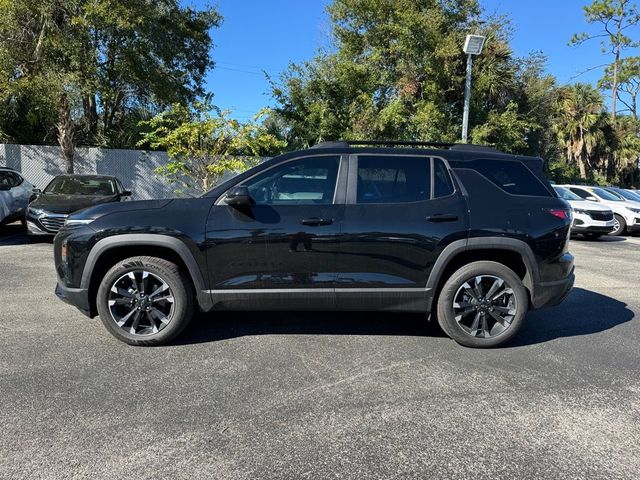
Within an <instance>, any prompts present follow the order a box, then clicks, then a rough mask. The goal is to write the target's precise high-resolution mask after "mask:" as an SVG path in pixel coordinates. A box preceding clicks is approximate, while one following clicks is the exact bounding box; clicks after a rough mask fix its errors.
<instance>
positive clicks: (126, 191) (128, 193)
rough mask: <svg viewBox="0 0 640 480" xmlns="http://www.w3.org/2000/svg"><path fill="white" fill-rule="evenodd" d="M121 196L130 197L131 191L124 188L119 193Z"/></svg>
mask: <svg viewBox="0 0 640 480" xmlns="http://www.w3.org/2000/svg"><path fill="white" fill-rule="evenodd" d="M120 196H121V197H130V196H131V191H130V190H125V191H124V192H122V193H121V194H120Z"/></svg>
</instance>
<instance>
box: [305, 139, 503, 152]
mask: <svg viewBox="0 0 640 480" xmlns="http://www.w3.org/2000/svg"><path fill="white" fill-rule="evenodd" d="M356 146H364V147H373V146H381V147H434V148H441V149H449V150H470V151H491V152H496V151H497V150H496V149H495V148H494V147H490V146H486V145H471V144H466V143H447V142H418V141H398V140H339V141H332V142H321V143H318V144H316V145H314V146H313V147H311V148H348V147H356Z"/></svg>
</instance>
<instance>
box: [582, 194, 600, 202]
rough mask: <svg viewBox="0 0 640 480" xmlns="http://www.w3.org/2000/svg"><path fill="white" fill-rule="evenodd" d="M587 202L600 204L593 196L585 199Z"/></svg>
mask: <svg viewBox="0 0 640 480" xmlns="http://www.w3.org/2000/svg"><path fill="white" fill-rule="evenodd" d="M585 200H589V201H590V202H598V201H599V200H598V199H597V198H596V197H594V196H593V195H589V196H588V197H585Z"/></svg>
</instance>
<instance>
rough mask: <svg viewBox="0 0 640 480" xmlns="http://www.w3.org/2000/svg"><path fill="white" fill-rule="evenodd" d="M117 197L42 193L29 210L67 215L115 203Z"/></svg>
mask: <svg viewBox="0 0 640 480" xmlns="http://www.w3.org/2000/svg"><path fill="white" fill-rule="evenodd" d="M118 200H119V199H118V196H117V195H109V196H105V195H99V196H98V195H96V196H93V195H56V194H48V193H43V194H41V195H39V196H38V198H36V199H35V200H34V201H33V202H31V204H30V205H29V206H30V207H31V208H38V209H40V210H44V211H45V212H50V213H62V214H69V213H72V212H76V211H78V210H82V209H83V208H87V207H91V206H93V205H100V204H103V203H110V202H117V201H118Z"/></svg>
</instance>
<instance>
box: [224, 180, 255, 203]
mask: <svg viewBox="0 0 640 480" xmlns="http://www.w3.org/2000/svg"><path fill="white" fill-rule="evenodd" d="M224 202H225V203H226V204H227V205H229V206H232V207H236V208H238V207H250V206H251V205H255V203H256V202H255V201H254V200H253V198H251V195H250V194H249V188H248V187H245V186H244V185H240V186H237V187H233V188H232V189H231V190H229V192H228V193H227V195H226V196H225V198H224Z"/></svg>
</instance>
